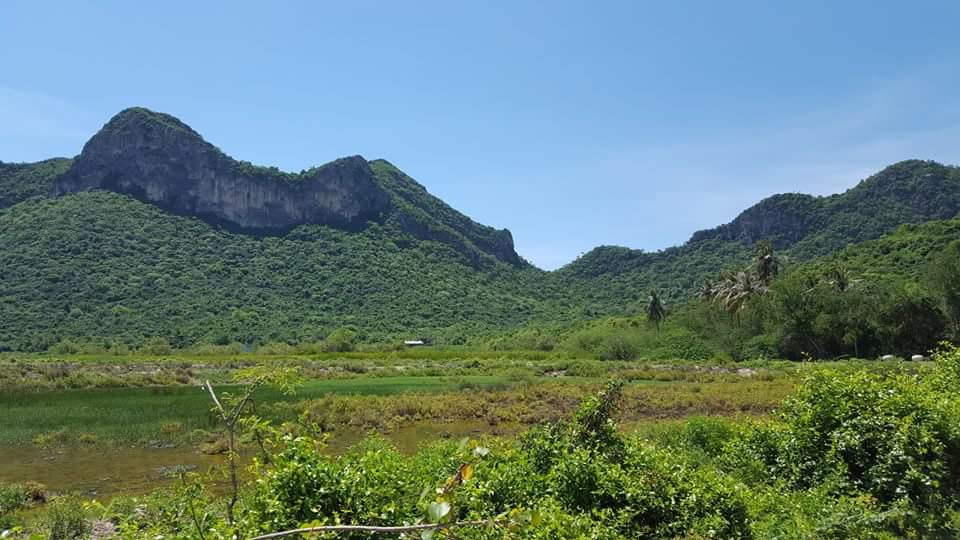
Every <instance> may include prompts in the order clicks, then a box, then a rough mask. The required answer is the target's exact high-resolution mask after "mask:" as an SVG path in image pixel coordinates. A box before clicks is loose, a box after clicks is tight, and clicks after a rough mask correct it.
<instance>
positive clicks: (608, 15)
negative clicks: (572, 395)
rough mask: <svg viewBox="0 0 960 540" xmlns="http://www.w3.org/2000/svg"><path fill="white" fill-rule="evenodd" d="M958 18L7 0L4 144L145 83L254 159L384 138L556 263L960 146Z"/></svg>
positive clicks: (645, 5) (475, 5)
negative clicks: (778, 195) (773, 196)
mask: <svg viewBox="0 0 960 540" xmlns="http://www.w3.org/2000/svg"><path fill="white" fill-rule="evenodd" d="M788 4H792V5H788ZM958 35H960V2H957V1H955V0H947V1H942V2H924V1H911V2H904V1H895V2H892V1H890V2H888V1H860V2H838V1H829V2H817V1H812V0H804V1H796V2H780V1H772V0H769V1H757V2H739V1H733V0H730V1H725V2H717V1H704V2H681V1H678V2H640V1H625V2H613V1H609V2H587V1H582V2H561V1H549V2H548V1H540V2H520V1H492V2H491V1H484V2H470V3H468V2H460V1H455V0H444V1H437V2H432V1H431V2H427V1H409V2H387V1H382V2H363V1H354V0H351V1H349V2H344V1H339V2H280V1H278V2H257V3H253V2H221V3H217V2H196V1H191V2H177V1H164V2H149V3H148V2H129V1H124V2H106V1H104V2H72V1H70V2H67V1H64V2H42V1H36V0H33V1H29V2H27V1H18V0H14V1H9V0H8V1H6V2H3V3H2V4H0V160H4V161H33V160H38V159H42V158H46V157H50V156H56V155H63V156H72V155H75V154H77V153H78V152H79V151H80V149H81V147H82V146H83V143H84V142H85V140H86V139H87V138H88V137H89V136H90V135H91V134H92V133H93V132H95V131H96V130H97V129H98V128H99V127H100V126H101V125H102V124H103V123H104V122H106V121H107V120H108V119H109V117H110V116H111V115H112V114H114V113H115V112H117V111H119V110H120V109H122V108H124V107H128V106H131V105H143V106H146V107H150V108H152V109H155V110H160V111H164V112H169V113H171V114H174V115H175V116H178V117H179V118H181V119H183V120H184V121H185V122H187V123H188V124H190V125H191V126H193V127H194V128H195V129H197V130H198V131H199V132H200V133H202V134H203V135H204V136H205V137H206V138H207V140H209V141H211V142H213V143H214V144H216V145H218V146H219V147H220V148H222V149H223V150H225V151H226V152H227V153H229V154H231V155H233V156H235V157H237V158H240V159H245V160H249V161H253V162H255V163H258V164H263V165H276V166H279V167H280V168H282V169H286V170H300V169H302V168H306V167H309V166H311V165H315V164H320V163H324V162H326V161H329V160H332V159H334V158H337V157H339V156H343V155H349V154H362V155H364V156H366V157H367V158H370V159H372V158H377V157H383V158H387V159H389V160H390V161H392V162H393V163H395V164H396V165H398V166H399V167H400V168H402V169H403V170H405V171H406V172H408V173H409V174H410V175H411V176H413V177H414V178H416V179H417V180H419V181H420V182H421V183H423V184H425V185H426V186H427V188H428V189H429V190H430V191H431V192H432V193H434V194H436V195H438V196H440V197H441V198H443V199H444V200H446V201H447V202H448V203H450V204H451V205H453V206H454V207H456V208H457V209H459V210H461V211H463V212H465V213H466V214H468V215H470V216H471V217H473V218H474V219H476V220H477V221H480V222H482V223H486V224H489V225H494V226H497V227H507V228H509V229H510V230H511V231H513V234H514V238H515V241H516V244H517V249H518V251H519V252H520V253H521V254H522V255H524V256H525V257H527V258H528V259H529V260H531V261H532V262H534V263H536V264H538V265H539V266H542V267H545V268H555V267H557V266H559V265H562V264H565V263H567V262H569V261H571V260H572V259H574V258H575V257H577V256H578V255H579V254H580V253H582V252H585V251H587V250H589V249H590V248H592V247H594V246H596V245H600V244H620V245H626V246H630V247H635V248H643V249H646V250H656V249H660V248H663V247H667V246H670V245H676V244H679V243H682V242H684V241H686V240H687V238H689V236H690V234H691V233H692V232H693V231H695V230H697V229H701V228H707V227H711V226H714V225H716V224H719V223H722V222H726V221H729V220H730V219H732V218H733V217H734V216H735V215H736V214H737V212H738V211H740V210H742V209H743V208H745V207H747V206H749V205H750V204H752V203H754V202H756V201H757V200H759V199H760V198H762V197H764V196H767V195H770V194H773V193H777V192H786V191H802V192H808V193H815V194H827V193H833V192H837V191H842V190H844V189H847V188H849V187H851V186H852V185H854V184H855V183H856V182H857V181H858V180H859V179H861V178H863V177H865V176H867V175H869V174H871V173H873V172H875V171H876V170H878V169H880V168H882V167H883V166H885V165H887V164H889V163H892V162H895V161H898V160H901V159H905V158H911V157H917V158H925V159H935V160H938V161H943V162H947V163H958V162H960V39H958Z"/></svg>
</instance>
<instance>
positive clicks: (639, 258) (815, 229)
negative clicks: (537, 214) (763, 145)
mask: <svg viewBox="0 0 960 540" xmlns="http://www.w3.org/2000/svg"><path fill="white" fill-rule="evenodd" d="M958 214H960V168H957V167H951V166H946V165H941V164H939V163H935V162H932V161H920V160H910V161H903V162H900V163H896V164H894V165H891V166H889V167H887V168H885V169H883V170H882V171H880V172H878V173H877V174H875V175H873V176H871V177H869V178H867V179H866V180H863V181H862V182H860V183H859V184H857V185H856V186H855V187H853V188H851V189H849V190H847V191H846V192H844V193H841V194H837V195H831V196H828V197H814V196H810V195H802V194H782V195H774V196H772V197H769V198H766V199H764V200H762V201H760V202H759V203H757V204H756V205H754V206H752V207H750V208H748V209H747V210H744V211H743V212H742V213H741V214H740V215H738V216H737V217H736V218H735V219H734V220H733V221H731V222H730V223H727V224H725V225H720V226H719V227H716V228H713V229H708V230H704V231H699V232H696V233H694V234H693V236H692V237H691V238H690V240H689V241H688V242H687V243H686V244H684V245H682V246H678V247H674V248H668V249H665V250H663V251H660V252H656V253H645V252H642V251H639V250H632V249H628V248H622V247H615V246H601V247H599V248H595V249H594V250H592V251H590V252H588V253H586V254H585V255H583V256H582V257H580V258H579V259H577V260H576V261H574V262H572V263H570V264H568V265H567V266H565V267H563V268H561V269H560V270H559V271H558V274H560V278H561V279H562V280H563V282H564V283H565V284H566V286H567V287H569V288H571V289H573V290H575V291H576V294H577V295H578V296H581V297H583V298H585V301H586V302H589V303H590V304H592V305H597V306H603V305H610V304H615V303H617V302H621V303H623V302H637V301H641V300H642V299H643V298H646V295H647V291H648V290H649V289H651V288H655V289H658V290H659V291H660V292H661V294H662V296H664V297H665V298H667V299H669V300H670V301H672V302H680V301H683V300H685V299H688V298H690V297H691V296H692V293H693V291H694V290H695V289H696V286H697V284H698V283H702V282H703V281H704V280H705V279H707V278H710V277H713V276H715V275H716V274H717V273H718V271H720V270H723V269H735V268H738V267H742V266H743V265H745V264H747V263H748V262H749V260H750V257H751V255H752V251H753V246H754V244H755V243H756V242H758V241H760V240H770V241H772V242H773V244H774V246H775V247H776V248H777V249H778V250H779V251H780V252H781V253H782V254H783V255H785V256H786V257H787V258H788V259H789V260H790V261H793V262H801V261H806V260H811V259H814V258H817V257H821V256H825V255H829V254H831V253H834V252H836V251H838V250H841V249H844V248H846V247H848V246H850V245H853V244H856V243H859V242H863V241H867V240H872V239H875V238H879V237H880V236H882V235H883V234H886V233H889V232H892V231H894V230H895V229H896V228H897V227H899V226H900V225H903V224H908V223H923V222H926V221H931V220H943V219H949V218H953V217H954V216H957V215H958Z"/></svg>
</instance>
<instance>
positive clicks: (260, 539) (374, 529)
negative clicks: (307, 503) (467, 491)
mask: <svg viewBox="0 0 960 540" xmlns="http://www.w3.org/2000/svg"><path fill="white" fill-rule="evenodd" d="M494 524H496V521H494V520H492V519H484V520H476V521H455V522H453V523H423V524H420V525H401V526H392V527H378V526H375V525H323V526H320V527H305V528H303V529H291V530H289V531H281V532H275V533H270V534H264V535H262V536H256V537H254V538H251V539H250V540H269V539H271V538H283V537H284V536H293V535H295V534H304V533H312V532H335V533H345V532H369V533H378V534H402V533H407V532H415V531H428V530H441V529H454V528H457V527H479V526H481V525H494Z"/></svg>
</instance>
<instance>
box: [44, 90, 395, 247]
mask: <svg viewBox="0 0 960 540" xmlns="http://www.w3.org/2000/svg"><path fill="white" fill-rule="evenodd" d="M94 189H105V190H110V191H115V192H119V193H124V194H127V195H131V196H133V197H135V198H137V199H140V200H143V201H146V202H150V203H153V204H156V205H157V206H160V207H161V208H164V209H166V210H170V211H173V212H176V213H180V214H187V215H196V216H201V217H204V218H207V219H211V220H214V221H220V222H225V223H227V224H230V225H233V226H235V227H239V228H242V229H288V228H291V227H294V226H297V225H301V224H306V223H319V224H325V225H333V226H339V227H347V228H349V227H353V226H359V225H362V224H364V223H365V222H367V221H369V220H376V219H378V218H379V217H380V215H381V213H382V212H384V211H386V210H387V208H388V207H389V204H390V198H389V195H388V194H387V193H386V192H384V191H383V190H382V189H380V187H379V186H378V185H377V183H376V182H375V181H374V180H373V173H372V172H371V170H370V166H369V165H368V164H367V161H366V160H365V159H363V158H362V157H359V156H354V157H348V158H343V159H339V160H337V161H334V162H332V163H329V164H327V165H323V166H321V167H316V168H314V169H311V170H309V171H305V172H303V173H300V174H289V173H283V172H280V171H279V170H277V169H271V168H265V167H255V166H253V165H250V164H249V163H245V162H241V161H237V160H234V159H232V158H230V157H229V156H227V155H226V154H224V153H223V152H221V151H220V150H219V149H218V148H216V147H215V146H213V145H212V144H210V143H208V142H206V141H204V140H203V138H202V137H201V136H200V135H199V134H198V133H197V132H195V131H194V130H192V129H191V128H190V127H189V126H187V125H186V124H184V123H183V122H180V121H179V120H177V119H176V118H174V117H172V116H169V115H166V114H161V113H155V112H153V111H149V110H147V109H142V108H133V109H127V110H124V111H122V112H120V113H119V114H117V115H116V116H114V117H113V118H112V119H111V120H110V121H109V122H108V123H107V124H106V125H105V126H104V127H103V129H101V130H100V131H99V132H98V133H97V134H96V135H95V136H94V137H93V138H91V139H90V140H89V141H88V142H87V144H86V145H85V146H84V147H83V152H82V153H81V154H80V156H79V157H78V158H77V159H76V160H75V161H74V163H73V166H72V167H71V168H70V169H69V170H68V171H67V172H66V173H65V174H63V175H62V176H61V177H60V178H58V180H57V181H56V183H55V184H54V188H53V191H54V195H62V194H65V193H74V192H78V191H89V190H94Z"/></svg>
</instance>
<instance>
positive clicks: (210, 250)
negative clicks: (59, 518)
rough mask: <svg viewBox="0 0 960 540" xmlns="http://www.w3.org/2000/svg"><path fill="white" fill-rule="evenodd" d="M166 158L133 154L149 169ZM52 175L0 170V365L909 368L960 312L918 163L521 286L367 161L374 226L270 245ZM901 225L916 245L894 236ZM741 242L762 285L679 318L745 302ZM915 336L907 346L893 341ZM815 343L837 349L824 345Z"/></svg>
mask: <svg viewBox="0 0 960 540" xmlns="http://www.w3.org/2000/svg"><path fill="white" fill-rule="evenodd" d="M110 130H120V132H122V133H125V134H131V135H130V136H135V135H137V134H144V136H145V137H146V134H149V133H153V132H155V131H157V130H160V131H163V130H175V131H178V132H182V133H185V134H186V136H185V138H183V140H182V143H183V144H184V145H187V146H191V145H192V146H191V147H195V148H193V149H194V150H195V151H196V152H199V153H201V154H203V153H204V152H212V153H213V154H215V155H217V156H219V159H220V161H222V162H223V163H225V164H227V165H228V166H229V167H239V168H240V169H242V170H241V172H243V174H245V175H249V176H250V177H251V178H253V177H255V178H256V179H257V181H264V182H269V181H276V182H293V181H296V180H297V179H300V178H303V177H304V175H308V174H309V171H305V172H304V173H301V174H299V175H298V174H288V173H281V172H279V171H276V170H272V169H267V168H258V167H254V166H252V165H250V164H248V163H245V162H240V161H236V160H233V159H232V158H230V157H229V156H226V155H225V154H222V152H220V151H219V150H218V149H217V148H216V147H215V146H213V145H211V144H209V143H207V142H206V141H204V140H203V139H202V137H201V136H200V135H199V134H198V133H196V132H194V131H193V130H192V129H190V128H189V126H187V125H186V124H184V123H182V122H180V121H179V120H177V119H176V118H174V117H172V116H169V115H165V114H162V113H156V112H153V111H149V110H146V109H142V108H133V109H128V110H126V111H123V112H121V113H120V114H118V115H117V116H115V117H114V118H113V119H112V120H111V121H110V122H109V123H108V124H107V125H106V126H105V127H104V128H103V132H101V133H104V132H108V131H110ZM95 140H101V139H97V138H96V137H95ZM102 140H105V141H106V140H112V139H109V138H106V139H102ZM151 140H152V139H151ZM164 140H165V139H163V140H160V141H159V142H158V143H157V144H160V143H162V142H163V141H164ZM178 140H179V139H178ZM155 142H156V141H155ZM104 144H106V143H104ZM90 146H91V145H89V144H88V147H90ZM93 146H96V145H93ZM89 151H90V152H94V151H97V152H102V153H104V155H103V156H101V155H100V154H97V155H96V156H88V157H90V159H88V160H87V161H89V163H90V164H92V165H90V166H93V167H96V164H97V163H100V161H98V159H100V158H101V157H102V158H103V159H107V158H108V157H109V154H110V148H100V147H99V146H97V148H94V149H90V150H89ZM176 151H177V149H175V148H173V149H171V148H155V149H154V150H151V152H153V154H157V155H153V154H151V155H153V159H159V160H160V161H159V163H160V164H161V165H162V160H163V159H164V158H163V156H164V155H165V154H164V152H172V153H175V152H176ZM87 152H88V148H85V149H84V154H81V157H83V156H85V155H87V154H86V153H87ZM104 156H106V157H104ZM158 156H159V157H158ZM171 159H174V158H173V157H171ZM220 161H218V163H220ZM71 163H72V161H71V160H66V159H54V160H48V161H44V162H40V163H35V164H3V163H0V320H2V321H3V323H2V324H0V351H3V350H15V351H45V350H54V351H57V352H71V351H73V352H78V351H84V350H85V351H89V352H97V351H101V352H103V351H114V352H120V353H122V352H124V351H126V350H129V349H131V348H145V349H144V350H146V349H148V348H152V349H154V350H163V349H164V348H171V347H172V348H174V349H180V348H184V347H192V346H198V345H202V344H209V345H219V346H223V345H227V344H232V343H239V344H240V346H241V347H243V348H245V349H251V348H255V347H258V346H263V345H267V344H272V345H283V344H287V345H295V346H306V345H308V344H314V343H322V345H318V346H320V347H323V348H324V350H350V349H352V348H354V347H355V346H357V345H358V344H364V343H366V344H370V343H381V344H387V345H392V344H397V343H398V342H400V341H401V340H403V339H411V338H425V339H426V340H427V341H428V342H432V343H436V344H444V345H462V344H469V345H473V346H481V345H482V346H485V347H488V348H492V349H506V348H529V349H540V350H549V349H554V348H558V347H561V348H565V349H566V350H568V351H575V352H581V353H582V352H586V353H589V354H591V355H594V356H599V357H602V358H634V357H637V356H638V355H639V354H643V355H644V356H646V357H652V358H663V357H666V358H670V357H682V358H695V359H698V358H709V357H716V356H721V357H732V358H741V357H746V356H750V355H757V354H761V355H766V356H787V357H791V358H798V357H800V356H802V355H803V354H809V355H812V356H816V357H827V356H836V355H853V356H871V355H875V354H882V353H887V352H891V353H897V354H907V353H910V352H918V353H923V352H925V351H926V350H928V349H929V348H930V346H932V345H933V344H935V343H936V341H937V340H938V339H940V338H942V337H953V336H955V333H956V328H957V325H958V324H960V323H958V321H957V319H958V316H957V312H960V300H957V301H953V303H952V304H951V300H949V298H948V297H949V296H950V294H951V293H950V292H949V291H947V290H944V289H943V286H938V285H935V284H933V283H932V282H930V280H929V279H928V277H927V276H928V275H930V274H931V272H933V271H932V270H930V271H927V270H925V269H927V268H928V267H929V265H930V261H929V259H930V258H931V257H930V255H931V253H934V252H936V251H937V250H941V249H944V248H945V247H946V244H947V243H948V241H949V240H950V239H951V238H953V239H955V238H957V237H958V235H957V232H958V226H957V224H956V222H955V221H950V220H951V219H952V218H954V216H956V215H957V214H958V210H960V172H958V171H960V169H957V168H955V167H948V166H943V165H940V164H937V163H933V162H927V161H905V162H901V163H898V164H896V165H892V166H890V167H888V168H886V169H884V170H883V171H881V172H879V173H877V174H876V175H874V176H872V177H870V178H868V179H866V180H865V181H863V182H861V183H860V184H859V185H857V186H856V187H854V188H853V189H850V190H849V191H847V192H845V193H842V194H839V195H834V196H830V197H811V196H806V195H798V194H787V195H778V196H774V197H771V198H768V199H765V200H763V201H761V202H760V203H759V204H757V205H755V206H754V207H752V208H750V209H748V210H746V211H744V212H743V213H742V214H741V215H740V216H738V217H737V218H736V219H734V220H733V221H732V222H731V223H729V224H726V225H722V226H720V227H718V228H716V229H712V230H708V231H701V232H698V233H696V234H695V235H694V236H693V237H692V238H691V240H690V242H688V243H686V244H685V245H683V246H679V247H676V248H670V249H667V250H664V251H662V252H657V253H643V252H641V251H636V250H630V249H627V248H621V247H610V246H605V247H600V248H597V249H595V250H593V251H591V252H590V253H588V254H587V255H585V256H583V257H581V258H580V259H578V260H576V261H574V262H573V263H571V264H569V265H568V266H566V267H564V268H562V269H560V270H559V271H557V272H543V271H541V270H538V269H536V268H534V267H532V266H530V265H529V264H527V263H526V262H525V261H523V260H522V259H521V258H520V257H519V256H518V255H517V254H516V253H515V251H514V250H513V241H512V238H511V236H510V233H509V231H506V230H496V229H493V228H491V227H486V226H484V225H481V224H479V223H476V222H474V221H473V220H471V219H470V218H468V217H467V216H464V215H463V214H461V213H459V212H457V211H456V210H455V209H453V208H451V207H449V206H448V205H446V204H445V203H443V201H440V200H439V199H437V198H436V197H434V196H432V195H430V193H429V192H427V190H426V189H425V188H424V187H423V186H421V185H420V184H418V183H417V182H416V181H414V180H413V179H412V178H410V177H409V176H407V175H405V174H404V173H403V172H402V171H400V170H399V169H397V168H396V167H394V166H393V165H391V164H390V163H388V162H386V161H383V160H375V161H371V162H369V167H370V168H369V171H368V172H367V173H365V174H372V181H373V183H374V184H375V185H376V187H377V189H379V190H381V191H382V192H383V193H385V194H386V196H387V198H389V204H388V205H387V206H386V207H385V208H386V210H384V211H383V212H382V213H380V214H379V215H378V217H377V218H376V219H375V220H374V221H371V222H369V223H367V224H366V225H365V226H363V227H359V228H351V230H349V231H348V230H342V229H339V228H336V227H330V226H322V225H302V226H299V227H296V228H294V229H292V230H290V231H286V232H283V233H276V234H273V233H271V234H250V231H246V232H245V233H238V232H231V231H229V230H226V229H224V228H221V227H220V226H219V225H218V224H216V223H208V222H205V221H202V219H200V218H197V217H192V216H182V215H180V216H177V215H172V214H169V213H166V212H163V211H161V210H159V209H158V208H156V207H154V206H150V205H148V204H144V203H141V202H137V201H136V200H134V199H131V198H129V197H126V196H122V195H118V194H113V193H108V192H87V193H77V194H71V195H67V196H64V197H61V198H58V199H46V198H45V196H46V195H48V194H49V193H50V192H51V185H53V183H54V182H55V180H56V178H57V177H58V175H61V174H62V173H64V171H67V170H68V169H69V168H70V167H71ZM931 220H945V221H931ZM902 224H916V225H910V226H909V227H907V228H903V229H900V230H896V228H897V226H899V225H902ZM884 234H890V236H887V237H884V238H882V239H881V240H876V239H877V238H880V237H881V236H882V235H884ZM761 241H764V242H768V244H764V245H769V246H770V249H771V250H776V256H777V258H778V261H780V263H779V264H781V265H782V266H783V270H784V274H785V275H784V276H783V277H782V278H781V279H778V280H777V281H776V283H773V282H772V281H770V282H764V283H760V284H759V285H760V289H762V290H759V289H757V290H753V289H751V290H750V291H747V292H745V293H744V294H743V295H742V297H741V298H740V299H739V300H738V301H737V305H736V306H735V308H734V309H732V310H731V309H730V308H729V306H726V307H724V308H722V309H718V310H710V309H708V308H707V307H705V306H704V305H702V304H700V303H697V302H695V301H694V302H690V301H691V300H692V299H693V298H694V296H695V295H696V293H697V291H698V290H700V289H702V287H703V286H704V285H705V284H707V283H708V282H709V281H710V280H715V279H716V278H717V276H718V275H721V274H722V273H725V272H733V273H732V274H730V276H733V277H736V278H738V279H740V283H739V285H740V286H748V287H749V286H752V285H751V283H750V276H751V275H752V274H750V273H749V272H743V271H742V269H743V268H746V267H747V266H749V265H751V264H753V263H752V260H753V257H754V249H755V247H756V245H758V242H761ZM860 242H865V243H862V244H858V243H860ZM850 246H853V247H850ZM811 261H812V262H811ZM948 266H949V265H946V264H941V265H940V267H941V268H947V267H948ZM922 269H924V270H922ZM838 272H839V273H840V274H841V275H842V276H845V277H843V279H847V280H850V283H851V287H849V290H846V289H845V290H844V291H843V294H842V295H836V294H831V293H830V292H828V290H829V287H827V286H825V285H823V284H827V283H830V282H836V281H837V278H836V276H833V274H836V273H838ZM831 276H832V277H831ZM942 282H943V280H942V279H941V285H943V283H942ZM754 285H756V284H754ZM814 285H816V286H814ZM755 292H756V293H760V294H754V293H755ZM767 293H769V294H767ZM651 297H655V298H657V301H658V304H659V305H658V307H657V308H656V309H655V310H653V311H650V305H649V304H648V301H647V300H648V298H651ZM797 302H799V303H801V304H803V309H796V306H795V305H792V304H791V303H793V304H796V303H797ZM951 306H953V307H951ZM951 309H952V310H953V312H952V313H951V312H950V310H951ZM723 311H726V315H724V314H723V313H722V312H723ZM649 313H654V314H656V320H655V321H654V325H653V326H654V328H653V329H651V328H649V327H647V325H646V324H645V323H644V319H645V318H646V317H645V315H646V314H649ZM610 316H614V317H616V318H615V319H607V318H605V317H610ZM799 316H806V317H807V319H808V320H797V317H799ZM791 318H792V319H791ZM915 323H916V324H920V326H921V327H923V329H924V330H923V332H921V333H920V335H917V336H914V339H913V340H912V341H911V339H910V336H909V334H911V331H910V330H909V329H908V327H911V326H914V325H915ZM827 327H829V329H830V330H829V331H831V332H834V333H835V334H836V335H831V336H827V335H823V334H824V333H825V332H826V331H824V330H823V329H824V328H827ZM895 327H899V328H900V329H899V330H896V328H895ZM941 327H943V328H941ZM620 328H626V329H627V330H628V331H626V332H623V331H621V330H620ZM630 329H632V330H630ZM948 331H949V332H948ZM951 332H952V333H953V334H952V335H951ZM814 334H817V335H814Z"/></svg>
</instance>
